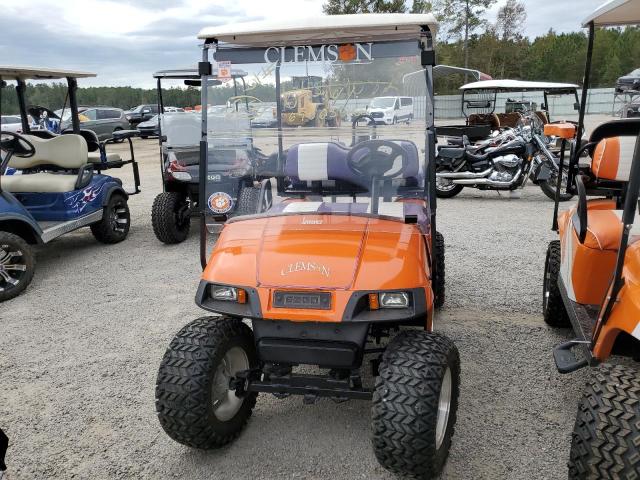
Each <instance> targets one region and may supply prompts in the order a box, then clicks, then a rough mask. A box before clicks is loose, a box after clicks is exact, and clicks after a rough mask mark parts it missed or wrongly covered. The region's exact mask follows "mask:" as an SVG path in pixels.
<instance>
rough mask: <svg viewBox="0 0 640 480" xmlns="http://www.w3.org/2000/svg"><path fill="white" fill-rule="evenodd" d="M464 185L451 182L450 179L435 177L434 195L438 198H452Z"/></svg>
mask: <svg viewBox="0 0 640 480" xmlns="http://www.w3.org/2000/svg"><path fill="white" fill-rule="evenodd" d="M463 188H464V185H460V184H458V183H453V182H452V181H451V180H449V179H447V178H442V177H436V195H437V196H438V198H453V197H455V196H456V195H458V194H459V193H460V192H461V191H462V189H463Z"/></svg>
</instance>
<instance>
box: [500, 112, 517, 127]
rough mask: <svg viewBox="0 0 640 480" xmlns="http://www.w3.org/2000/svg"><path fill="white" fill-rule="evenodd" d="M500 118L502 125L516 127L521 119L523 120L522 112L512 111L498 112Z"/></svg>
mask: <svg viewBox="0 0 640 480" xmlns="http://www.w3.org/2000/svg"><path fill="white" fill-rule="evenodd" d="M497 115H498V119H499V120H500V126H501V127H503V128H504V127H510V128H515V127H516V125H517V124H518V122H519V121H520V120H522V118H523V117H522V114H521V113H519V112H510V113H498V114H497Z"/></svg>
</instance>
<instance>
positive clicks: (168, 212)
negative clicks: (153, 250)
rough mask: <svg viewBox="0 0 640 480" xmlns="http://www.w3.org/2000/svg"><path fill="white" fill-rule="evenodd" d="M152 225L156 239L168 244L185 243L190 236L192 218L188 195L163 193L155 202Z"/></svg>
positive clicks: (152, 210) (152, 209)
mask: <svg viewBox="0 0 640 480" xmlns="http://www.w3.org/2000/svg"><path fill="white" fill-rule="evenodd" d="M151 224H152V225H153V233H155V235H156V238H157V239H158V240H160V241H161V242H163V243H166V244H175V243H181V242H184V241H185V240H186V239H187V237H188V236H189V229H190V228H191V218H190V216H189V203H188V201H187V197H186V195H184V194H183V193H178V192H163V193H161V194H159V195H158V196H157V197H156V198H155V200H154V201H153V207H152V208H151Z"/></svg>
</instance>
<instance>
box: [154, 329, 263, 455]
mask: <svg viewBox="0 0 640 480" xmlns="http://www.w3.org/2000/svg"><path fill="white" fill-rule="evenodd" d="M257 366H258V359H257V354H256V350H255V345H254V341H253V333H252V332H251V329H250V328H249V327H248V326H246V325H245V324H244V323H242V321H241V320H240V319H237V318H229V317H226V318H225V317H223V318H220V317H203V318H199V319H197V320H194V321H193V322H191V323H189V324H188V325H186V326H185V327H184V328H182V330H180V331H179V332H178V334H177V335H176V336H175V337H174V338H173V340H172V341H171V344H170V345H169V348H168V349H167V351H166V352H165V354H164V357H163V359H162V363H161V364H160V370H159V371H158V378H157V381H156V411H157V413H158V419H159V420H160V424H161V425H162V428H163V429H164V431H165V432H166V433H167V434H168V435H169V436H170V437H171V438H173V439H174V440H175V441H176V442H179V443H182V444H184V445H188V446H190V447H195V448H201V449H212V448H218V447H222V446H223V445H226V444H228V443H230V442H231V441H232V440H234V439H235V438H236V437H237V436H238V435H239V434H240V432H241V431H242V429H243V428H244V427H245V425H246V424H247V421H248V420H249V417H250V416H251V412H252V411H253V407H254V406H255V404H256V397H257V394H256V393H248V394H247V395H245V396H243V397H237V396H236V394H235V391H234V390H230V389H229V384H230V380H231V378H232V377H234V376H235V374H236V373H237V372H239V371H244V370H248V369H250V368H256V367H257Z"/></svg>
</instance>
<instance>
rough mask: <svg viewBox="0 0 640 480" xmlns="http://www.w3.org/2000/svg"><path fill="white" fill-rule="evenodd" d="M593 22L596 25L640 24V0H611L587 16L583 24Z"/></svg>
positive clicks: (585, 25)
mask: <svg viewBox="0 0 640 480" xmlns="http://www.w3.org/2000/svg"><path fill="white" fill-rule="evenodd" d="M591 23H593V25H594V26H596V27H612V26H616V25H635V24H640V0H610V1H608V2H606V3H604V4H603V5H601V6H599V7H598V8H597V9H596V10H595V11H594V12H593V13H592V14H591V15H589V16H588V17H587V18H585V19H584V20H583V21H582V26H583V27H587V26H589V25H590V24H591Z"/></svg>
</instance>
